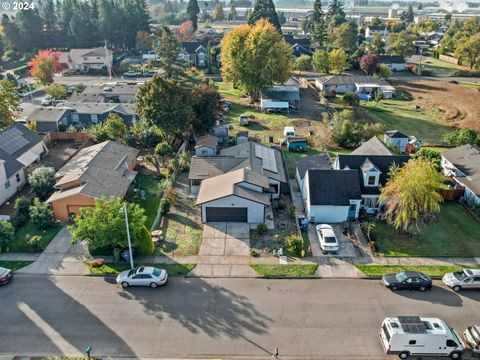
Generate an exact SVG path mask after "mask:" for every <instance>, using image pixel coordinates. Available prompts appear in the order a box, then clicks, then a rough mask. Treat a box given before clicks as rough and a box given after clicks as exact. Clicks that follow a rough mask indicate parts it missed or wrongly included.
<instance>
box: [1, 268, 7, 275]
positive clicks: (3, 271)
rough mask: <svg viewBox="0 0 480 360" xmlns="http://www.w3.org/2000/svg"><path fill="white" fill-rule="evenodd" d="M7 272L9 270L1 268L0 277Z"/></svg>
mask: <svg viewBox="0 0 480 360" xmlns="http://www.w3.org/2000/svg"><path fill="white" fill-rule="evenodd" d="M6 272H7V269H5V268H2V267H0V275H3V274H5V273H6Z"/></svg>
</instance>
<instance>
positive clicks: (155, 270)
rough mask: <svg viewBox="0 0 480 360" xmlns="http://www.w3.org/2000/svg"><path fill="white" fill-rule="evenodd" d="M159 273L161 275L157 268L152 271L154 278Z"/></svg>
mask: <svg viewBox="0 0 480 360" xmlns="http://www.w3.org/2000/svg"><path fill="white" fill-rule="evenodd" d="M161 273H162V270H160V269H158V268H155V269H153V275H155V276H156V277H159V276H160V274H161Z"/></svg>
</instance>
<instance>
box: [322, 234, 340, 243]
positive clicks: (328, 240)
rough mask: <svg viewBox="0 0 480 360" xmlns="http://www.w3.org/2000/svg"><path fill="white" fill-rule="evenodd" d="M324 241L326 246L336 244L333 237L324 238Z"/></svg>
mask: <svg viewBox="0 0 480 360" xmlns="http://www.w3.org/2000/svg"><path fill="white" fill-rule="evenodd" d="M324 240H325V242H326V243H328V244H335V243H336V242H337V239H335V237H334V236H325V237H324Z"/></svg>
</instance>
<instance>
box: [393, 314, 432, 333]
mask: <svg viewBox="0 0 480 360" xmlns="http://www.w3.org/2000/svg"><path fill="white" fill-rule="evenodd" d="M398 320H399V321H400V325H401V326H402V329H403V331H405V332H406V333H410V334H425V333H426V332H427V326H426V324H425V322H424V321H422V320H421V319H420V317H418V316H399V317H398ZM428 327H429V326H428Z"/></svg>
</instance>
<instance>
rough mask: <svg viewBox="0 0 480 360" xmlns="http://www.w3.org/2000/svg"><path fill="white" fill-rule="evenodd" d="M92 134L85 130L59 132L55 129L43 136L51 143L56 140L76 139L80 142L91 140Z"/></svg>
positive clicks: (46, 142) (47, 142)
mask: <svg viewBox="0 0 480 360" xmlns="http://www.w3.org/2000/svg"><path fill="white" fill-rule="evenodd" d="M90 139H91V138H90V135H89V134H87V133H83V132H59V131H53V132H50V133H48V134H46V135H45V136H44V137H43V141H45V144H47V145H48V144H51V143H53V142H54V141H74V142H80V143H87V142H89V141H90Z"/></svg>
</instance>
